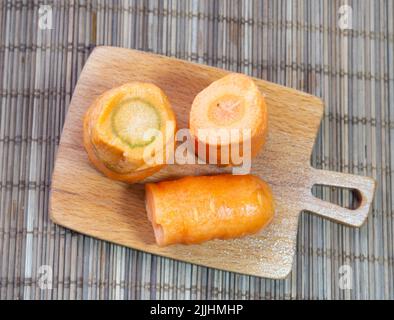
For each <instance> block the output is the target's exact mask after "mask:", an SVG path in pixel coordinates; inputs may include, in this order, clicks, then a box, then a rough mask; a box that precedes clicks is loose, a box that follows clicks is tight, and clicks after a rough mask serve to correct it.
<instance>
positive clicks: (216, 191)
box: [145, 174, 274, 246]
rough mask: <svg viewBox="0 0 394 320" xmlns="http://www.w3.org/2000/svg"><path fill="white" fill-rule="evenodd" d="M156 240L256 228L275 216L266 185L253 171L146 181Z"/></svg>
mask: <svg viewBox="0 0 394 320" xmlns="http://www.w3.org/2000/svg"><path fill="white" fill-rule="evenodd" d="M145 191H146V210H147V214H148V218H149V220H150V221H151V223H152V227H153V230H154V234H155V239H156V243H157V244H158V245H159V246H166V245H170V244H175V243H184V244H193V243H195V244H196V243H201V242H204V241H207V240H212V239H230V238H236V237H242V236H245V235H249V234H253V233H256V232H258V231H259V230H260V229H262V228H263V227H265V226H266V225H267V224H268V223H269V222H270V221H271V220H272V218H273V215H274V203H273V198H272V192H271V190H270V188H269V187H268V185H267V184H266V183H265V182H264V181H262V180H261V179H260V178H258V177H256V176H253V175H244V176H234V175H227V174H226V175H218V176H196V177H186V178H182V179H179V180H174V181H163V182H159V183H148V184H146V185H145Z"/></svg>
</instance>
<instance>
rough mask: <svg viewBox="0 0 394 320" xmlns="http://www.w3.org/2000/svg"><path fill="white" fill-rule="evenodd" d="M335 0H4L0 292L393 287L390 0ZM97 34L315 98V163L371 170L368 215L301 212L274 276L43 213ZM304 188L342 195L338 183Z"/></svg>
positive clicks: (389, 294) (382, 292)
mask: <svg viewBox="0 0 394 320" xmlns="http://www.w3.org/2000/svg"><path fill="white" fill-rule="evenodd" d="M346 3H347V4H348V5H349V6H350V7H343V5H345V4H346ZM346 3H345V1H337V0H335V1H333V0H324V1H317V0H305V1H301V0H300V1H284V0H283V1H282V0H280V1H278V0H270V1H260V0H253V1H244V2H241V1H225V0H223V1H211V0H204V1H193V0H190V1H189V0H188V1H175V0H165V1H120V0H108V1H104V0H101V1H100V0H97V1H96V0H92V1H83V0H81V1H49V0H48V1H37V0H34V1H28V0H24V1H9V0H0V70H1V71H0V96H1V98H0V99H1V100H0V106H1V111H0V177H1V186H0V298H1V299H82V298H83V299H141V298H142V299H149V298H157V299H172V298H178V299H205V298H212V299H221V298H230V299H233V298H240V299H274V298H275V299H276V298H278V299H282V298H283V299H305V298H306V299H308V298H309V299H317V298H319V299H350V298H356V299H357V298H363V299H393V298H394V274H393V272H394V270H393V254H394V243H393V241H394V239H393V236H394V234H393V233H394V223H393V221H394V220H393V197H394V191H393V188H392V181H393V178H394V176H393V171H392V170H393V165H394V154H393V152H394V68H393V67H392V66H393V65H394V19H393V16H394V1H392V0H386V1H383V0H382V1H377V0H359V1H347V2H346ZM44 4H47V5H49V6H50V7H49V9H51V11H48V10H47V9H48V7H46V9H45V8H44V9H43V7H42V6H43V5H44ZM341 6H342V8H341ZM40 7H41V11H40V10H39V9H40ZM350 8H351V9H352V10H350ZM50 13H52V21H50V20H51V19H50ZM344 14H345V16H344ZM349 14H350V15H349ZM346 17H347V18H348V19H347V20H343V19H345V18H346ZM42 19H44V20H42ZM50 22H52V25H51V23H50ZM50 27H51V29H48V28H50ZM348 29H350V30H348ZM97 45H115V46H121V47H127V48H135V49H140V50H144V51H151V52H154V53H160V54H164V55H168V56H174V57H178V58H181V59H186V60H190V61H194V62H198V63H204V64H209V65H213V66H217V67H221V68H225V69H229V70H233V71H238V72H243V73H246V74H249V75H253V76H256V77H260V78H263V79H266V80H269V81H273V82H276V83H280V84H283V85H286V86H290V87H294V88H297V89H300V90H303V91H307V92H310V93H312V94H315V95H317V96H320V97H322V98H323V99H324V101H325V102H326V112H325V116H324V120H323V125H322V128H321V130H320V133H319V136H318V139H317V142H316V146H315V149H314V153H313V156H312V162H313V165H314V166H315V167H317V168H324V169H329V170H334V171H343V172H351V173H355V174H360V175H368V176H373V177H375V178H376V179H377V182H378V189H377V194H376V199H375V203H374V206H373V211H372V212H371V214H370V216H369V218H368V222H367V223H366V224H365V225H364V226H363V227H362V228H361V229H353V228H348V227H345V226H342V225H339V224H336V223H332V222H329V221H326V220H324V219H321V218H319V217H315V216H312V215H310V214H308V213H303V214H302V215H301V218H300V227H299V236H298V244H297V254H296V258H295V262H294V267H293V271H292V274H291V276H290V277H289V278H288V279H286V280H283V281H274V280H269V279H263V278H255V277H250V276H244V275H238V274H233V273H228V272H224V271H219V270H213V269H208V268H204V267H198V266H195V265H190V264H187V263H181V262H176V261H173V260H170V259H165V258H160V257H157V256H153V255H150V254H145V253H142V252H138V251H135V250H131V249H127V248H124V247H120V246H117V245H113V244H110V243H106V242H103V241H98V240H95V239H92V238H90V237H86V236H83V235H80V234H77V233H74V232H71V231H69V230H66V229H64V228H61V227H58V226H56V225H54V224H52V223H51V222H50V221H49V219H48V197H49V186H50V181H51V173H52V170H53V165H54V159H55V155H56V150H57V145H58V143H59V137H60V134H61V130H62V125H63V123H64V120H65V116H66V113H67V108H68V104H69V101H70V98H71V95H72V92H73V89H74V86H75V84H76V82H77V79H78V75H79V74H80V72H81V69H82V67H83V65H84V63H85V61H86V59H87V58H88V56H89V53H90V51H91V50H92V48H93V47H95V46H97ZM315 193H316V194H317V195H318V196H320V197H323V198H324V199H330V200H331V201H333V202H337V203H339V204H342V205H351V202H352V201H353V199H352V195H351V194H349V193H346V192H343V191H338V190H331V189H327V188H325V189H321V188H317V189H316V190H315ZM46 266H47V267H46ZM50 274H52V280H53V281H52V289H48V288H46V289H45V283H43V282H42V280H43V275H48V276H50ZM344 277H345V278H344ZM346 279H347V280H348V282H347V283H345V281H344V280H346Z"/></svg>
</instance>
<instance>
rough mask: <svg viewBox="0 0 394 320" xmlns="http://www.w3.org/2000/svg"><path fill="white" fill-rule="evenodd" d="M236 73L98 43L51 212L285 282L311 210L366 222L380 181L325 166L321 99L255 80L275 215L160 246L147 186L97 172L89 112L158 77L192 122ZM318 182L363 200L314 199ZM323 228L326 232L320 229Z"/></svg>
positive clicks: (72, 223)
mask: <svg viewBox="0 0 394 320" xmlns="http://www.w3.org/2000/svg"><path fill="white" fill-rule="evenodd" d="M227 73H228V71H225V70H221V69H217V68H212V67H208V66H204V65H198V64H193V63H189V62H186V61H181V60H177V59H172V58H167V57H163V56H158V55H153V54H148V53H143V52H140V51H135V50H129V49H121V48H113V47H98V48H95V49H94V51H93V53H92V54H91V55H90V57H89V59H88V61H87V62H86V65H85V67H84V69H83V71H82V73H81V76H80V78H79V81H78V83H77V86H76V88H75V91H74V95H73V97H72V100H71V103H70V107H69V111H68V115H67V119H66V122H65V125H64V129H63V134H62V137H61V140H60V145H59V150H58V154H57V159H56V165H55V169H54V173H53V178H52V188H51V201H50V216H51V219H52V220H53V221H54V222H55V223H57V224H59V225H62V226H64V227H67V228H70V229H73V230H75V231H78V232H81V233H84V234H87V235H90V236H93V237H96V238H99V239H103V240H107V241H111V242H114V243H117V244H121V245H124V246H127V247H131V248H136V249H139V250H143V251H147V252H151V253H154V254H158V255H162V256H166V257H171V258H174V259H178V260H183V261H187V262H191V263H195V264H199V265H204V266H208V267H213V268H218V269H224V270H229V271H234V272H239V273H244V274H250V275H256V276H262V277H268V278H275V279H280V278H284V277H286V276H287V275H288V274H289V272H290V270H291V268H292V262H293V256H294V253H295V246H296V235H297V229H298V219H299V215H300V212H301V211H302V210H308V211H310V212H313V213H316V214H318V215H320V216H323V217H326V218H330V219H332V220H335V221H338V222H340V223H345V224H347V225H350V226H354V227H358V226H360V225H361V224H362V223H363V222H364V221H365V219H366V217H367V215H368V212H369V209H370V206H371V202H372V199H373V195H374V190H375V182H374V180H373V179H371V178H367V177H361V176H354V175H349V174H344V173H336V172H329V171H322V170H316V169H314V168H312V167H311V165H310V158H311V152H312V147H313V144H314V141H315V138H316V134H317V131H318V128H319V125H320V121H321V118H322V115H323V103H322V101H321V100H320V99H318V98H317V97H314V96H311V95H308V94H306V93H303V92H300V91H296V90H293V89H290V88H286V87H283V86H280V85H277V84H274V83H270V82H267V81H263V80H259V79H255V80H256V84H257V85H258V86H259V88H260V89H261V91H262V92H263V93H264V95H265V97H266V102H267V106H268V112H269V136H268V140H267V143H266V145H265V147H264V150H263V152H261V154H260V156H259V157H257V158H256V159H254V161H253V165H252V173H253V174H256V175H258V176H260V177H261V178H263V179H264V180H266V181H267V182H268V183H269V184H270V185H271V187H272V190H273V193H274V197H275V201H276V214H275V218H274V220H273V222H272V223H271V225H270V226H269V227H268V228H266V229H265V230H263V231H262V232H261V233H260V234H259V235H256V236H251V237H246V238H242V239H236V240H227V241H223V240H215V241H210V242H207V243H205V244H202V245H189V246H187V245H175V246H169V247H165V248H159V247H158V246H156V245H155V241H154V236H153V231H152V228H151V225H150V223H149V222H148V219H147V217H146V212H145V207H144V186H143V184H135V185H126V184H124V183H120V182H115V181H112V180H109V179H108V178H106V177H104V176H103V175H102V174H100V173H99V172H97V171H96V170H95V169H94V168H93V167H92V166H91V164H90V163H89V162H88V158H87V155H86V153H85V150H84V148H83V146H82V118H83V115H84V113H85V111H86V109H87V108H88V106H89V105H90V103H91V102H92V101H93V100H94V99H95V98H96V97H97V96H98V95H100V94H101V93H102V92H103V91H105V90H107V89H110V88H112V87H115V86H118V85H121V84H123V83H126V82H128V81H134V80H137V81H147V82H152V83H154V84H156V85H157V86H159V87H160V88H162V89H163V90H164V91H165V92H166V94H167V95H168V97H169V99H170V101H171V103H172V106H173V108H174V110H175V113H176V116H177V121H178V127H179V128H184V127H187V124H188V116H189V109H190V106H191V103H192V101H193V98H194V96H195V95H196V94H197V93H198V92H199V91H201V90H202V89H203V88H205V87H206V86H208V85H209V84H210V83H211V82H212V81H214V80H217V79H219V78H221V77H223V76H224V75H226V74H227ZM227 171H229V168H226V169H223V168H217V167H216V166H209V165H185V166H180V165H169V166H167V167H166V168H165V169H163V170H162V171H161V172H159V173H158V174H156V175H155V176H153V177H151V178H150V180H160V179H165V178H174V177H180V176H185V175H201V174H213V173H222V172H227ZM314 184H323V185H330V186H338V187H345V188H352V189H357V190H358V193H359V196H360V206H359V207H358V208H357V209H356V210H350V209H345V208H342V207H339V206H337V205H334V204H331V203H329V202H325V201H323V200H319V199H317V198H315V197H314V196H313V195H312V193H311V188H312V186H313V185H314ZM316 232H318V231H317V230H316Z"/></svg>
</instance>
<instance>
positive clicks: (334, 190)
mask: <svg viewBox="0 0 394 320" xmlns="http://www.w3.org/2000/svg"><path fill="white" fill-rule="evenodd" d="M311 192H312V195H313V196H314V197H316V198H318V199H321V200H323V201H327V202H330V203H333V204H336V205H338V206H341V207H342V208H346V209H350V210H357V209H358V208H360V206H361V200H362V195H361V193H360V191H359V190H357V189H354V188H346V187H338V186H330V185H325V184H314V185H313V186H312V188H311ZM346 200H348V201H346ZM344 202H345V203H346V202H347V203H348V205H343V203H344Z"/></svg>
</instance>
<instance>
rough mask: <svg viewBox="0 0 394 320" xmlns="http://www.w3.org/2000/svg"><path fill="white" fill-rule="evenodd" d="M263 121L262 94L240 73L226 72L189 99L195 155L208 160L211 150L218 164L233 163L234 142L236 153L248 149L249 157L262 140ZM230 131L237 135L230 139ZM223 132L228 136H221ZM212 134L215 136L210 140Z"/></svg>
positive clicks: (265, 123) (263, 138) (265, 116)
mask: <svg viewBox="0 0 394 320" xmlns="http://www.w3.org/2000/svg"><path fill="white" fill-rule="evenodd" d="M267 121H268V120H267V107H266V104H265V101H264V97H263V96H262V94H261V93H260V91H259V89H258V88H257V86H256V85H255V84H254V82H253V80H252V79H251V78H249V77H247V76H245V75H242V74H236V73H233V74H229V75H227V76H225V77H223V78H221V79H219V80H217V81H215V82H213V83H212V84H210V85H209V86H208V87H207V88H205V89H204V90H202V91H201V92H200V93H199V94H198V95H197V96H196V97H195V99H194V101H193V104H192V108H191V111H190V122H189V126H190V133H191V135H192V136H193V137H194V139H195V144H196V154H197V155H198V156H199V157H200V158H201V157H202V156H206V157H205V159H206V160H207V161H208V159H209V155H210V153H212V152H214V153H215V154H214V158H215V159H217V163H218V164H219V165H227V164H234V163H233V162H234V161H232V160H233V159H232V158H231V152H232V151H231V150H232V149H233V148H234V146H236V145H237V146H238V148H237V149H236V150H237V151H238V150H239V154H240V156H243V155H244V153H243V150H248V152H250V156H251V158H253V157H255V156H256V155H257V153H258V152H259V150H260V149H261V148H262V146H263V145H264V143H265V139H266V135H267V126H268V123H267ZM207 130H209V134H206V133H207ZM231 130H233V131H234V130H238V131H239V133H240V134H239V136H238V137H232V138H231V140H230V139H229V136H230V132H231ZM243 130H250V131H249V132H250V136H247V135H246V134H243ZM226 131H228V133H229V135H228V136H223V134H222V133H223V132H224V133H225V132H226ZM215 135H217V137H219V138H217V139H216V141H212V137H213V136H215ZM244 148H245V149H244ZM223 149H224V150H223ZM226 150H227V153H226V152H225V153H224V154H226V155H227V157H228V158H227V159H223V157H222V155H223V153H222V152H223V151H226ZM201 152H203V155H202V154H201ZM236 164H239V163H236Z"/></svg>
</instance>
